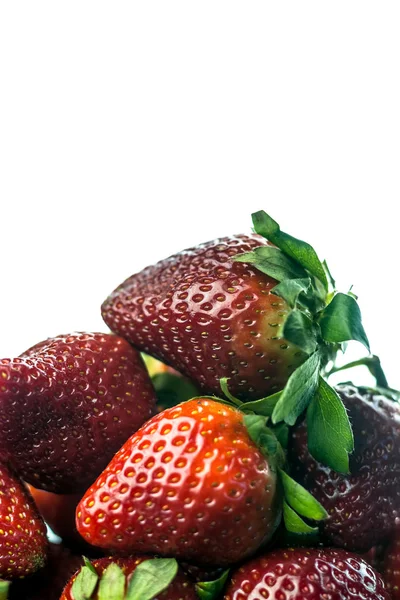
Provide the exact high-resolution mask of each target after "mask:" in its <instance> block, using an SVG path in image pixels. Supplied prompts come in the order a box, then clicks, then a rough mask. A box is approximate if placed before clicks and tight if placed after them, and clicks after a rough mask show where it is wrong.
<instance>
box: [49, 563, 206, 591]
mask: <svg viewBox="0 0 400 600" xmlns="http://www.w3.org/2000/svg"><path fill="white" fill-rule="evenodd" d="M165 562H167V561H165V560H162V559H161V560H160V559H155V560H154V559H151V558H150V557H148V556H136V557H129V558H100V559H98V560H94V561H92V563H90V564H89V568H91V569H92V570H93V572H94V574H97V580H96V577H94V580H93V584H94V585H93V586H92V587H93V590H92V592H91V593H90V594H87V595H86V594H85V596H84V598H85V599H87V600H98V598H99V597H100V595H99V588H100V587H101V586H103V585H105V584H107V578H108V579H109V584H108V585H109V586H110V588H111V589H112V593H113V599H115V600H124V599H125V598H126V597H127V592H128V590H129V587H130V585H131V584H132V579H133V576H134V574H135V572H137V571H138V570H139V569H140V567H139V565H142V566H145V565H144V563H146V566H147V568H149V564H150V565H151V568H152V569H153V570H154V573H155V574H157V566H156V565H157V563H165ZM168 562H169V563H171V562H175V561H168ZM111 565H113V567H112V568H114V569H115V567H119V569H116V571H117V573H116V574H115V572H114V573H113V574H112V575H111V573H110V566H111ZM138 567H139V569H138ZM163 567H164V565H163V566H161V564H160V568H159V572H160V579H161V577H163V576H164V573H162V571H164V569H163ZM177 567H178V566H177V565H176V568H177ZM84 568H86V569H87V568H88V566H86V567H84ZM80 573H81V570H79V571H78V572H77V573H75V575H74V576H73V577H71V579H70V581H69V582H68V584H67V585H66V586H65V589H64V591H63V593H62V596H61V598H60V600H76V594H74V590H75V588H74V584H75V585H76V583H75V582H76V580H77V578H78V576H79V575H80ZM168 579H172V581H171V583H169V584H167V586H166V587H165V588H164V589H162V583H161V585H160V586H159V587H160V588H161V591H159V592H156V595H151V593H149V591H148V589H147V586H146V583H145V582H142V593H143V592H145V593H146V596H145V597H146V598H152V600H157V599H158V598H160V599H161V598H162V599H163V600H198V597H197V595H196V591H195V585H194V583H193V582H192V581H190V579H189V578H188V577H187V575H185V573H184V572H183V571H182V570H181V569H179V568H177V571H176V572H175V574H174V573H173V574H172V575H171V576H169V577H168ZM149 584H150V585H151V584H153V585H154V578H151V579H150V580H149ZM103 593H104V595H102V598H108V597H109V596H108V595H106V593H105V592H103ZM130 593H132V591H131V592H130ZM132 594H133V593H132ZM129 597H132V598H142V597H143V596H142V595H139V594H136V595H135V594H133V595H132V596H131V595H130V596H129Z"/></svg>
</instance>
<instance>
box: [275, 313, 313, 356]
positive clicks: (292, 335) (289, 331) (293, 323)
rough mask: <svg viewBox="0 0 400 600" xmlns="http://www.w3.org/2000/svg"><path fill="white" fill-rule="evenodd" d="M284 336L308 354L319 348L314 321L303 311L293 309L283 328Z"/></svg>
mask: <svg viewBox="0 0 400 600" xmlns="http://www.w3.org/2000/svg"><path fill="white" fill-rule="evenodd" d="M282 336H283V337H284V338H285V339H286V340H287V341H288V342H291V343H292V344H295V346H297V347H298V348H300V349H301V350H303V352H305V353H306V354H312V353H313V352H315V350H316V348H317V345H318V344H317V336H316V333H315V328H314V324H313V322H312V320H311V319H310V318H309V317H308V316H307V315H306V314H305V312H303V311H302V310H298V309H296V308H295V309H293V310H292V311H291V312H290V313H289V315H288V317H287V319H286V321H285V323H284V326H283V330H282Z"/></svg>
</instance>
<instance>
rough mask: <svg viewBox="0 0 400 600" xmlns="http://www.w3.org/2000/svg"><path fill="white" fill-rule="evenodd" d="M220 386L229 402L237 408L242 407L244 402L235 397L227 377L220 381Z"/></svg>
mask: <svg viewBox="0 0 400 600" xmlns="http://www.w3.org/2000/svg"><path fill="white" fill-rule="evenodd" d="M219 385H220V386H221V390H222V392H223V393H224V395H225V396H226V397H227V398H228V400H229V401H230V402H231V403H232V404H233V405H234V406H236V407H238V408H239V407H241V406H242V404H243V402H241V401H240V400H239V399H238V398H235V396H233V395H232V394H231V393H230V391H229V388H228V378H227V377H221V379H220V380H219Z"/></svg>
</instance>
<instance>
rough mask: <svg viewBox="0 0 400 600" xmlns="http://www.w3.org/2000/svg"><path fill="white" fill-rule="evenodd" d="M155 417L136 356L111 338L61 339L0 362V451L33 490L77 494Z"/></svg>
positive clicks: (78, 335)
mask: <svg viewBox="0 0 400 600" xmlns="http://www.w3.org/2000/svg"><path fill="white" fill-rule="evenodd" d="M154 411H155V395H154V390H153V387H152V385H151V382H150V380H149V377H148V374H147V372H146V370H145V367H144V365H143V361H142V359H141V357H140V355H139V354H138V353H137V352H136V350H134V349H133V348H132V347H131V346H130V345H129V344H128V343H127V342H126V341H125V340H123V339H122V338H119V337H117V336H115V335H109V334H104V333H74V334H71V335H64V336H60V337H57V338H53V339H50V340H47V341H45V342H42V343H40V344H37V345H36V346H34V347H33V348H31V349H30V350H28V351H27V352H25V353H24V354H22V355H21V356H20V357H19V358H15V359H12V360H9V359H4V360H1V361H0V453H1V454H3V455H4V456H5V457H6V458H7V459H8V460H10V461H11V462H12V464H13V465H14V468H15V470H16V471H17V472H18V474H19V475H20V476H21V477H22V478H23V479H24V480H25V481H27V482H28V483H31V484H33V485H34V486H35V487H40V488H43V489H46V490H48V491H52V492H57V493H62V494H70V493H79V492H83V491H84V490H85V489H86V488H87V487H88V486H89V485H90V484H91V483H92V482H93V481H94V480H95V479H96V477H97V476H98V474H99V473H101V471H102V469H103V468H104V467H105V466H106V465H107V463H108V461H109V460H110V459H111V458H112V456H113V455H114V453H115V452H116V451H117V450H118V448H120V447H121V445H122V444H123V443H124V442H125V441H126V440H127V439H128V437H129V436H130V435H131V434H132V433H133V432H134V431H136V430H137V429H138V428H139V427H140V426H141V425H142V424H143V423H144V422H145V421H146V420H147V419H148V418H149V417H150V416H151V415H152V414H153V413H154Z"/></svg>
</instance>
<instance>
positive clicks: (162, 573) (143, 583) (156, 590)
mask: <svg viewBox="0 0 400 600" xmlns="http://www.w3.org/2000/svg"><path fill="white" fill-rule="evenodd" d="M177 572H178V563H177V562H176V560H175V559H174V558H150V559H149V560H145V561H143V562H142V563H140V564H138V566H137V567H136V569H135V571H134V573H133V575H132V579H131V580H130V583H129V587H128V592H127V595H126V600H151V599H152V598H154V597H155V596H157V595H158V594H160V593H161V592H163V591H164V590H165V589H167V587H168V586H169V585H170V583H172V581H173V580H174V579H175V577H176V574H177Z"/></svg>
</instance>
